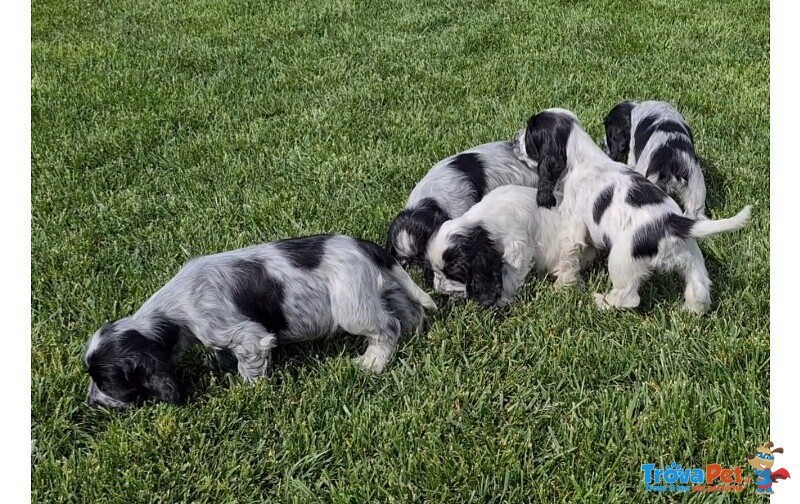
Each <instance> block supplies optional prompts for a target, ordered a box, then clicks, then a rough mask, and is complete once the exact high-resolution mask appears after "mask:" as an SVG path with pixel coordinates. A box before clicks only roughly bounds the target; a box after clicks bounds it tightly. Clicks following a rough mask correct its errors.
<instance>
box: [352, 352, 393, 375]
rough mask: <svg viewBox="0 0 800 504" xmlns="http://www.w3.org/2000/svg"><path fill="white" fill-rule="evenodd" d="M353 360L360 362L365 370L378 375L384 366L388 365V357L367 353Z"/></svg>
mask: <svg viewBox="0 0 800 504" xmlns="http://www.w3.org/2000/svg"><path fill="white" fill-rule="evenodd" d="M353 362H354V363H355V364H358V365H359V366H360V367H361V369H363V370H364V371H365V372H367V373H372V374H376V375H378V374H381V372H383V368H385V367H386V359H383V358H380V357H376V356H373V355H367V354H364V355H361V356H359V357H355V358H354V359H353Z"/></svg>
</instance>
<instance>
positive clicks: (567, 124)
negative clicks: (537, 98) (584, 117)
mask: <svg viewBox="0 0 800 504" xmlns="http://www.w3.org/2000/svg"><path fill="white" fill-rule="evenodd" d="M575 124H578V125H580V121H578V118H577V117H576V116H575V114H573V113H572V112H570V111H569V110H565V109H548V110H545V111H544V112H540V113H538V114H535V115H533V116H531V118H530V119H529V120H528V126H527V127H526V129H525V137H524V144H525V145H524V150H525V152H524V154H525V155H526V156H527V157H528V158H530V159H531V160H532V161H534V162H536V163H538V165H539V183H538V187H537V189H538V193H537V195H536V202H537V204H538V205H539V206H541V207H545V208H552V207H554V206H555V205H556V197H555V194H554V193H553V191H554V189H555V187H556V183H557V182H558V180H559V179H560V178H561V177H562V176H564V174H565V172H566V169H567V142H568V140H569V136H570V133H571V132H572V128H573V125H575Z"/></svg>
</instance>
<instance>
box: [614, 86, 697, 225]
mask: <svg viewBox="0 0 800 504" xmlns="http://www.w3.org/2000/svg"><path fill="white" fill-rule="evenodd" d="M604 124H605V129H606V136H605V148H606V153H607V154H608V155H609V157H611V159H613V160H614V161H618V162H620V163H627V164H628V166H630V167H631V168H633V169H634V170H635V171H637V172H638V173H641V174H642V175H644V176H645V177H647V178H648V180H650V181H651V182H653V183H654V184H656V185H657V186H658V187H660V188H661V189H663V190H664V191H666V192H667V193H668V194H670V195H672V196H675V197H677V198H678V199H679V200H680V201H681V203H682V204H683V210H684V213H685V215H686V216H688V217H692V218H694V219H704V218H705V205H706V184H705V179H704V177H703V172H702V170H701V169H700V163H699V161H698V159H697V154H696V153H695V150H694V136H693V135H692V129H691V128H690V127H689V125H688V124H687V123H686V120H685V119H684V118H683V116H682V115H681V113H680V112H678V111H677V110H676V109H675V107H673V106H672V105H670V104H669V103H667V102H662V101H645V102H641V103H639V102H622V103H618V104H617V105H615V106H614V108H612V109H611V112H609V113H608V115H607V116H606V118H605V121H604Z"/></svg>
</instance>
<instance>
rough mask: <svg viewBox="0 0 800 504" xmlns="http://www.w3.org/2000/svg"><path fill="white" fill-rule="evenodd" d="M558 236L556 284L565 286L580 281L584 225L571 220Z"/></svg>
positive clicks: (578, 221)
mask: <svg viewBox="0 0 800 504" xmlns="http://www.w3.org/2000/svg"><path fill="white" fill-rule="evenodd" d="M564 224H565V226H564V228H563V230H562V232H561V237H560V241H561V243H560V252H559V260H558V265H557V266H556V270H555V274H556V277H557V278H556V286H559V287H566V286H570V285H574V284H576V283H579V282H580V281H581V275H580V273H581V260H582V257H583V250H584V248H585V247H586V233H587V229H586V226H585V225H584V224H583V222H581V221H580V220H571V221H567V222H565V223H564Z"/></svg>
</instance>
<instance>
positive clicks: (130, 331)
mask: <svg viewBox="0 0 800 504" xmlns="http://www.w3.org/2000/svg"><path fill="white" fill-rule="evenodd" d="M423 307H424V308H428V309H431V310H433V309H436V305H435V303H434V302H433V300H432V299H431V297H430V296H429V295H428V294H426V293H425V292H424V291H423V290H422V289H420V288H419V287H418V286H417V285H416V284H415V283H414V282H413V281H412V280H411V278H410V277H409V276H408V274H407V273H406V272H405V271H404V270H403V268H402V267H401V266H400V265H399V264H398V263H397V262H396V261H395V260H394V259H393V258H392V256H391V255H389V253H388V252H387V251H386V250H385V249H383V248H382V247H380V246H378V245H375V244H374V243H372V242H368V241H364V240H359V239H356V238H351V237H348V236H341V235H318V236H310V237H305V238H296V239H290V240H283V241H278V242H273V243H267V244H263V245H256V246H252V247H248V248H243V249H239V250H234V251H230V252H224V253H221V254H215V255H209V256H203V257H199V258H196V259H193V260H191V261H189V262H188V263H186V265H184V266H183V268H181V270H180V271H179V272H178V274H177V275H175V277H173V278H172V280H170V281H169V282H168V283H167V284H166V285H165V286H164V287H162V288H161V289H160V290H159V291H158V292H156V293H155V294H154V295H153V296H152V297H151V298H150V299H148V300H147V301H146V302H145V303H144V305H142V307H141V308H140V309H139V310H138V311H137V312H136V313H134V314H133V315H132V316H130V317H125V318H123V319H120V320H117V321H116V322H112V323H109V324H106V325H104V326H103V327H102V328H101V329H100V330H99V331H97V332H96V333H95V334H94V335H93V336H92V337H91V339H90V340H89V344H88V346H87V349H86V356H85V360H86V365H87V367H88V371H89V375H91V384H90V387H89V394H88V398H87V400H88V402H89V403H90V404H100V405H104V406H109V407H115V408H121V407H126V406H128V405H130V404H131V403H133V402H135V401H137V400H138V399H140V398H144V397H155V398H157V399H160V400H164V401H167V402H171V403H175V402H178V401H179V400H180V397H181V393H180V390H179V387H178V383H177V381H176V379H175V375H174V368H173V364H174V360H175V358H176V357H177V356H178V354H179V352H180V351H181V350H182V349H183V348H184V347H186V346H187V345H189V344H192V343H201V344H203V345H205V346H207V347H210V348H212V349H214V350H215V351H216V352H217V355H218V357H219V358H220V360H221V361H222V360H223V359H222V357H226V356H227V357H228V358H230V357H231V356H232V357H235V359H236V361H237V362H238V370H239V373H240V374H241V375H242V376H243V377H245V378H247V379H248V380H253V379H256V378H259V377H261V376H263V375H264V373H265V372H266V371H267V367H268V364H269V361H270V352H271V350H272V348H273V347H275V346H276V345H278V344H281V343H287V342H296V341H306V340H312V339H316V338H320V337H324V336H328V335H330V334H332V333H334V332H335V331H337V330H342V331H345V332H348V333H350V334H354V335H361V336H366V338H367V340H368V342H369V344H368V346H367V350H366V352H365V353H364V355H362V356H361V357H359V358H358V361H359V363H360V364H361V366H362V367H363V368H364V369H365V370H368V371H372V372H375V373H380V372H381V371H382V370H383V368H384V367H385V366H386V364H387V362H388V360H389V358H390V357H391V355H392V353H393V352H394V349H395V346H396V344H397V342H398V339H399V338H400V336H401V334H403V333H407V332H408V331H411V330H413V329H419V328H421V325H422V322H423V318H424V310H423Z"/></svg>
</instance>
